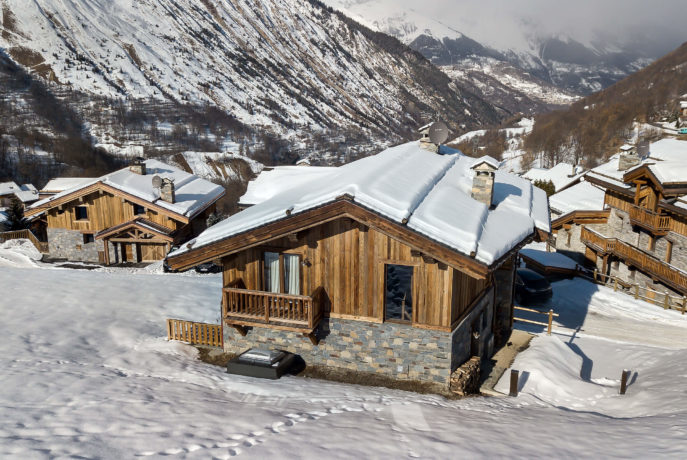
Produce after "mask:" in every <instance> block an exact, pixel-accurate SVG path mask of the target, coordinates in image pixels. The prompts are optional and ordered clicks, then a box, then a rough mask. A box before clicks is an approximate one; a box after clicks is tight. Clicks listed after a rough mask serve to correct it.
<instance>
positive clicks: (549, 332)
mask: <svg viewBox="0 0 687 460" xmlns="http://www.w3.org/2000/svg"><path fill="white" fill-rule="evenodd" d="M552 324H553V310H549V328H548V329H547V331H546V335H551V325H552Z"/></svg>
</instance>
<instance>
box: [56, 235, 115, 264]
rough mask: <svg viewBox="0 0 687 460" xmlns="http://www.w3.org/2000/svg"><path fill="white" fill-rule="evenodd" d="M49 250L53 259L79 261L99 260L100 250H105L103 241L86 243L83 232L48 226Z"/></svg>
mask: <svg viewBox="0 0 687 460" xmlns="http://www.w3.org/2000/svg"><path fill="white" fill-rule="evenodd" d="M48 250H49V253H50V257H51V258H53V259H67V260H73V261H77V262H95V263H97V262H99V260H100V259H99V257H98V252H101V251H104V245H103V242H102V241H95V242H93V243H84V235H83V233H81V232H79V231H77V230H66V229H63V228H48Z"/></svg>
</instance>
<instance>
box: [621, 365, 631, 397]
mask: <svg viewBox="0 0 687 460" xmlns="http://www.w3.org/2000/svg"><path fill="white" fill-rule="evenodd" d="M629 378H630V371H628V370H627V369H624V370H623V373H622V375H621V376H620V394H621V395H624V394H625V392H626V391H627V379H629Z"/></svg>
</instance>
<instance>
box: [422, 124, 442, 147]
mask: <svg viewBox="0 0 687 460" xmlns="http://www.w3.org/2000/svg"><path fill="white" fill-rule="evenodd" d="M431 127H432V123H430V124H428V125H425V126H423V127H422V128H420V129H418V133H420V148H422V149H425V150H428V151H430V152H434V153H436V152H438V151H439V146H438V145H436V144H435V143H433V142H432V141H430V140H429V128H431Z"/></svg>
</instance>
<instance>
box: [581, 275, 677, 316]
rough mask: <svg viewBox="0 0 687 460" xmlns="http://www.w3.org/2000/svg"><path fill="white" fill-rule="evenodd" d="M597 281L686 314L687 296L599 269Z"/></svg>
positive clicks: (637, 297) (594, 278)
mask: <svg viewBox="0 0 687 460" xmlns="http://www.w3.org/2000/svg"><path fill="white" fill-rule="evenodd" d="M592 279H593V280H594V282H595V283H597V284H603V285H605V286H612V287H613V290H614V291H617V290H618V289H620V290H621V292H625V293H627V294H630V295H632V296H634V298H635V299H642V300H645V301H647V302H649V303H652V304H654V305H658V306H659V307H663V308H664V309H665V310H669V309H672V310H677V311H680V312H682V314H683V315H684V314H685V311H687V297H684V296H683V297H678V296H674V295H670V294H668V293H665V292H660V291H655V290H653V289H649V288H647V287H644V286H640V285H639V284H632V283H628V282H627V281H623V280H621V279H620V278H618V277H617V276H612V275H604V274H603V273H600V272H599V271H598V270H594V274H593V278H592Z"/></svg>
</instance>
